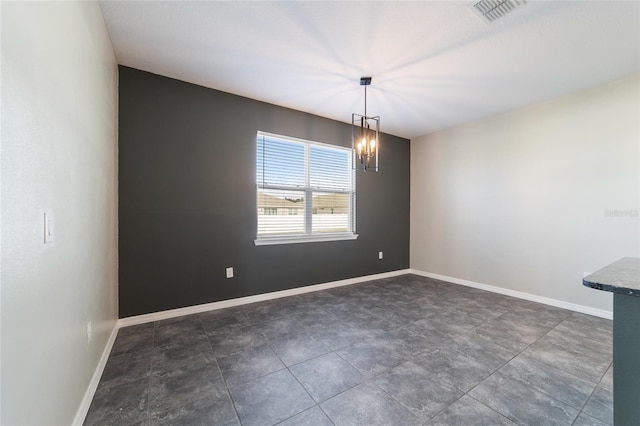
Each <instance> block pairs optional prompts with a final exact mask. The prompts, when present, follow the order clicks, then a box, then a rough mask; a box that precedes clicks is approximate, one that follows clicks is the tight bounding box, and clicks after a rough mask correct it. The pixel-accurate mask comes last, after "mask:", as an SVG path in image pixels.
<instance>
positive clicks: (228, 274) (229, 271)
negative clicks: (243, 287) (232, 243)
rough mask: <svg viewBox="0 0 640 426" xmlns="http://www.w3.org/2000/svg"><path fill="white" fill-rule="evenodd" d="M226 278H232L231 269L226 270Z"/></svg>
mask: <svg viewBox="0 0 640 426" xmlns="http://www.w3.org/2000/svg"><path fill="white" fill-rule="evenodd" d="M227 278H233V267H231V268H227Z"/></svg>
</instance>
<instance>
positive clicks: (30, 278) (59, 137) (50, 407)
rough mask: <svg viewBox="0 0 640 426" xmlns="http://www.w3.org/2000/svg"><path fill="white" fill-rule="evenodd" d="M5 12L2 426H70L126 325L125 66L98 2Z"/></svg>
mask: <svg viewBox="0 0 640 426" xmlns="http://www.w3.org/2000/svg"><path fill="white" fill-rule="evenodd" d="M1 7H2V18H1V19H2V21H1V22H2V115H1V117H2V123H1V124H2V162H1V167H2V169H1V171H2V180H1V184H2V187H1V189H2V197H1V199H2V209H1V214H2V217H1V224H2V228H1V229H2V237H1V243H2V262H1V267H2V272H1V279H2V298H1V300H2V302H1V308H2V311H1V313H2V315H1V317H2V321H1V328H2V334H1V336H2V370H1V375H2V379H1V386H2V396H1V398H2V399H1V401H2V414H1V416H2V417H1V419H0V423H2V424H3V425H17V424H39V425H45V424H46V425H53V424H70V423H71V422H72V421H73V419H74V416H75V414H76V411H77V410H78V407H79V405H80V403H81V400H82V398H83V395H84V393H85V391H86V389H87V386H88V384H89V382H90V380H91V377H92V375H93V373H94V371H95V369H96V366H97V365H98V361H99V359H100V356H101V354H102V351H103V349H104V348H105V345H106V343H107V340H108V337H109V335H110V333H111V330H112V329H113V327H114V325H115V321H116V318H117V185H116V183H117V174H116V171H117V65H116V60H115V57H114V54H113V50H112V48H111V43H110V40H109V37H108V34H107V31H106V27H105V25H104V21H103V19H102V14H101V11H100V7H99V5H98V4H97V3H96V2H43V3H31V2H16V3H13V2H2V6H1ZM44 211H50V212H52V214H53V216H54V219H55V223H54V231H55V233H54V242H53V243H51V244H47V245H45V244H43V212H44ZM88 321H92V322H93V341H92V342H91V344H87V333H86V324H87V322H88Z"/></svg>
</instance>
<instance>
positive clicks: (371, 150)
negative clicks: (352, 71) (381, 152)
mask: <svg viewBox="0 0 640 426" xmlns="http://www.w3.org/2000/svg"><path fill="white" fill-rule="evenodd" d="M371 80H372V78H371V77H360V85H361V86H364V115H361V114H355V113H354V114H351V143H352V145H353V151H354V154H355V160H354V165H355V167H356V168H357V169H358V170H362V171H363V172H367V171H371V172H377V171H378V148H379V146H378V142H379V140H380V139H379V134H380V117H379V116H376V117H369V116H368V115H367V86H370V85H371Z"/></svg>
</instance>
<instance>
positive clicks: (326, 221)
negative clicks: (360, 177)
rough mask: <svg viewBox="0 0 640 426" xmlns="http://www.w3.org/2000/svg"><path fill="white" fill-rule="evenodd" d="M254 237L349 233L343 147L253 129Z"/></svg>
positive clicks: (351, 216)
mask: <svg viewBox="0 0 640 426" xmlns="http://www.w3.org/2000/svg"><path fill="white" fill-rule="evenodd" d="M256 142H257V143H256V180H257V182H256V183H257V201H258V203H257V217H258V235H257V240H256V241H259V240H261V239H264V240H266V239H269V238H275V237H285V238H289V239H296V237H298V238H299V239H304V238H308V237H314V236H325V237H328V238H327V239H331V236H336V237H338V238H335V239H341V238H339V236H340V235H342V236H344V235H346V234H350V235H352V236H353V235H354V232H355V226H354V223H355V175H354V170H353V157H352V156H353V151H352V150H351V149H349V148H343V147H339V146H333V145H327V144H321V143H318V142H311V141H305V140H301V139H295V138H290V137H286V136H280V135H273V134H269V133H264V132H258V134H257V138H256Z"/></svg>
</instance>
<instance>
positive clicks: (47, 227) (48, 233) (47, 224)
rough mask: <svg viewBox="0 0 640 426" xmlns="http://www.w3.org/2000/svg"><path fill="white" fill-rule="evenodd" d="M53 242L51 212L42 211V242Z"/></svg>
mask: <svg viewBox="0 0 640 426" xmlns="http://www.w3.org/2000/svg"><path fill="white" fill-rule="evenodd" d="M52 242H53V215H52V214H51V212H44V243H45V244H49V243H52Z"/></svg>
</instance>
